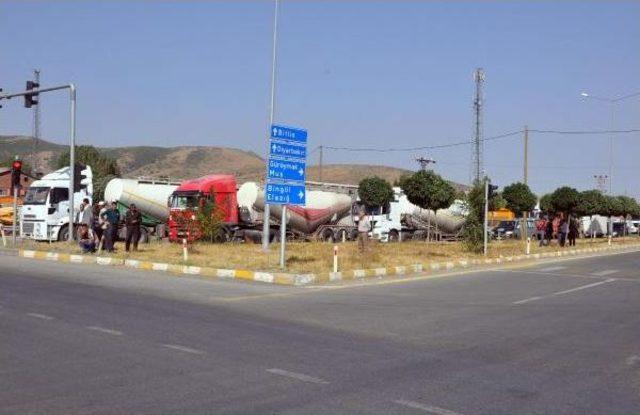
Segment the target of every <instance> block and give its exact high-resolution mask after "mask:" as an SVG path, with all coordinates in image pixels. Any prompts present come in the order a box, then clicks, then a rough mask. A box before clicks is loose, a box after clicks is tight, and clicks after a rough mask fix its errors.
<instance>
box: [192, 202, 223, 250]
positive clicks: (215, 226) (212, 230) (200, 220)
mask: <svg viewBox="0 0 640 415" xmlns="http://www.w3.org/2000/svg"><path fill="white" fill-rule="evenodd" d="M211 192H212V193H211V194H212V197H211V199H210V200H207V201H206V202H205V203H204V204H203V205H202V206H201V207H200V209H198V214H197V215H196V221H197V224H198V231H199V234H200V235H199V237H200V238H202V239H204V240H207V241H209V242H212V243H213V242H226V240H227V237H228V235H227V234H226V232H225V231H224V228H223V221H224V212H223V211H222V209H220V207H219V206H218V205H217V204H216V203H215V202H214V200H215V198H214V197H213V194H214V193H213V189H211Z"/></svg>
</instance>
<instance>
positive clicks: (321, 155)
mask: <svg viewBox="0 0 640 415" xmlns="http://www.w3.org/2000/svg"><path fill="white" fill-rule="evenodd" d="M323 150H324V148H323V146H322V145H320V155H319V156H318V157H319V159H320V160H319V161H318V166H319V168H318V181H319V182H321V181H322V157H323V154H322V152H323Z"/></svg>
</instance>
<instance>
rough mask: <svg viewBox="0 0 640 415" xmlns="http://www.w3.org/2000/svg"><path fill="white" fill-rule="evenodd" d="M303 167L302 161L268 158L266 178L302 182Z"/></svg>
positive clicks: (303, 179) (303, 175) (303, 178)
mask: <svg viewBox="0 0 640 415" xmlns="http://www.w3.org/2000/svg"><path fill="white" fill-rule="evenodd" d="M305 167H306V165H305V163H303V162H299V161H293V160H278V159H272V158H270V159H269V169H268V170H269V172H268V175H267V179H277V180H285V181H292V182H304V181H305V178H306V175H305Z"/></svg>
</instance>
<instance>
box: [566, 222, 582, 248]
mask: <svg viewBox="0 0 640 415" xmlns="http://www.w3.org/2000/svg"><path fill="white" fill-rule="evenodd" d="M579 226H580V225H579V223H578V220H577V219H576V218H574V217H573V216H569V234H568V235H567V237H568V238H569V246H576V238H577V237H578V230H579Z"/></svg>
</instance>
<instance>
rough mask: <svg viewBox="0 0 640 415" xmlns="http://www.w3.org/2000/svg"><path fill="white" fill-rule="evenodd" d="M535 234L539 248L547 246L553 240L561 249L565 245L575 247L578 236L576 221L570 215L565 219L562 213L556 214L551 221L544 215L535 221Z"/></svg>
mask: <svg viewBox="0 0 640 415" xmlns="http://www.w3.org/2000/svg"><path fill="white" fill-rule="evenodd" d="M536 233H537V236H538V240H539V241H540V246H543V245H549V244H551V241H553V240H557V241H558V245H559V246H561V247H564V246H565V245H566V244H567V243H568V244H569V246H576V239H577V238H578V234H579V224H578V220H577V219H576V218H575V217H573V216H571V215H568V216H566V217H565V215H564V214H562V213H558V214H556V215H555V216H554V217H553V219H549V216H548V215H545V216H543V217H541V218H540V219H538V220H537V221H536Z"/></svg>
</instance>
